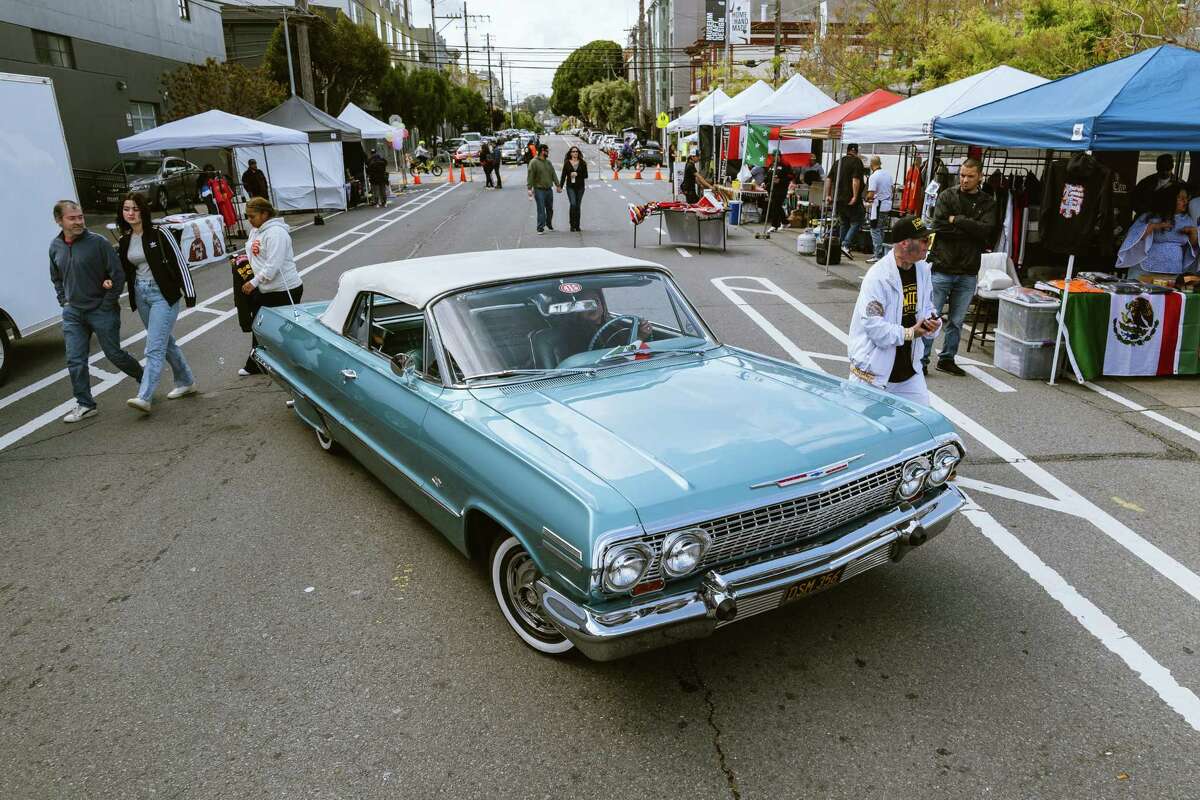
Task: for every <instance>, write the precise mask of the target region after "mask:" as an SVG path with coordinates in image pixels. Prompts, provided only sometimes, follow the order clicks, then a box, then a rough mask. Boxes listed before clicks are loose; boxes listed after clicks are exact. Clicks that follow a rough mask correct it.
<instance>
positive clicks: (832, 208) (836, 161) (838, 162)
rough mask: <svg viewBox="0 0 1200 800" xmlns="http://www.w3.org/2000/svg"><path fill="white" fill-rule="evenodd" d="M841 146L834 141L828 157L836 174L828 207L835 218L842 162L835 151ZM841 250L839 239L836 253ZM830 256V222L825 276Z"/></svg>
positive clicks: (831, 242)
mask: <svg viewBox="0 0 1200 800" xmlns="http://www.w3.org/2000/svg"><path fill="white" fill-rule="evenodd" d="M841 146H842V140H841V139H835V140H834V145H833V147H832V148H831V149H832V150H833V152H832V153H830V157H831V158H832V159H833V161H832V164H833V166H834V168H835V169H837V174H836V175H835V176H834V178H833V203H831V204H830V207H829V209H830V211H831V212H833V214H834V216H837V203H838V189H839V188H840V187H841V185H842V162H841V158H840V157H839V156H838V154H837V151H838V150H840V149H841ZM841 234H842V227H841V225H838V235H839V236H840V235H841ZM841 248H842V241H841V239H838V252H839V253H840V252H841ZM831 255H833V222H832V221H831V222H830V223H829V236H827V237H826V238H825V274H826V275H829V274H830V273H829V257H830V256H831Z"/></svg>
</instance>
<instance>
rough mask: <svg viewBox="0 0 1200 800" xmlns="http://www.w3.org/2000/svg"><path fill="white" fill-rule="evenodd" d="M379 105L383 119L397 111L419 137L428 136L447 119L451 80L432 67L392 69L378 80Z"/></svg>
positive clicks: (426, 137)
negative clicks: (410, 69)
mask: <svg viewBox="0 0 1200 800" xmlns="http://www.w3.org/2000/svg"><path fill="white" fill-rule="evenodd" d="M378 92H379V107H380V109H381V110H382V111H383V116H384V117H385V118H387V117H390V116H391V115H392V114H399V115H400V116H401V117H402V118H403V119H404V123H405V124H406V125H407V126H408V127H409V128H416V129H417V131H418V132H419V135H418V138H422V139H429V138H431V137H432V136H433V135H434V134H436V133H437V128H438V125H439V124H440V123H441V122H442V120H444V119H446V116H447V111H448V110H449V107H450V83H449V81H447V80H446V78H445V76H444V75H442V73H440V72H438V71H437V70H434V69H419V70H414V71H413V72H405V71H404V70H402V69H398V68H394V69H391V70H389V71H388V73H387V74H386V75H385V76H384V78H383V80H382V81H380V82H379V90H378Z"/></svg>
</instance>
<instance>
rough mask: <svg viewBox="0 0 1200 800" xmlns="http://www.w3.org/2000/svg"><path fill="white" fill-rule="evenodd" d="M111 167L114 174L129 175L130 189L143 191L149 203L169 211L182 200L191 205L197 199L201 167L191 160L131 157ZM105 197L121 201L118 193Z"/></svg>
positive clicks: (168, 157)
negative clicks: (198, 177)
mask: <svg viewBox="0 0 1200 800" xmlns="http://www.w3.org/2000/svg"><path fill="white" fill-rule="evenodd" d="M124 162H125V163H124V166H123V167H122V164H121V162H120V161H118V162H117V163H116V164H114V165H113V166H112V168H111V169H109V172H110V173H113V174H115V175H124V176H126V177H128V178H129V191H131V192H141V193H142V194H144V195H145V196H146V199H147V200H149V201H150V205H151V206H154V207H157V208H161V209H162V210H164V211H166V210H167V209H168V208H170V207H171V206H172V205H174V204H177V203H180V202H182V203H183V204H184V205H185V206H186V205H190V204H191V203H192V202H193V201H195V199H196V177H197V176H198V175H199V174H200V168H199V167H198V166H196V165H195V164H193V163H192V162H190V161H185V160H184V159H182V158H177V157H175V156H167V157H165V158H138V157H129V158H126V159H125V160H124ZM105 200H107V201H109V202H111V203H113V204H114V205H115V204H116V203H118V202H120V198H118V197H111V198H109V197H106V198H105Z"/></svg>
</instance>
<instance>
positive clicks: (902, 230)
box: [892, 217, 933, 242]
mask: <svg viewBox="0 0 1200 800" xmlns="http://www.w3.org/2000/svg"><path fill="white" fill-rule="evenodd" d="M932 233H933V231H931V230H929V226H928V225H926V224H925V220H923V219H921V218H920V217H901V218H900V219H898V220H896V221H895V222H893V223H892V241H893V242H903V241H905V240H906V239H928V238H929V237H930V235H931V234H932Z"/></svg>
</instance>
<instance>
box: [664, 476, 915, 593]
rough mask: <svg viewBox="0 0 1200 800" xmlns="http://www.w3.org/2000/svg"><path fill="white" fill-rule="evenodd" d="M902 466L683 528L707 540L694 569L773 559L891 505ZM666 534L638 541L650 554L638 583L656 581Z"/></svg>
mask: <svg viewBox="0 0 1200 800" xmlns="http://www.w3.org/2000/svg"><path fill="white" fill-rule="evenodd" d="M903 466H904V465H903V463H898V464H893V465H891V466H889V467H885V468H883V469H881V470H878V471H876V472H873V473H871V474H870V475H865V476H863V477H861V478H858V479H857V480H854V481H851V482H849V483H846V484H843V485H841V486H837V487H834V488H832V489H828V490H826V491H824V492H819V493H817V494H812V495H808V496H806V497H799V498H796V499H795V500H788V501H786V502H783V503H775V504H773V505H769V506H763V507H761V508H755V509H751V510H750V511H743V512H741V513H739V514H730V515H728V516H725V517H718V518H716V519H712V520H708V521H707V522H701V523H698V524H696V525H689V526H687V527H688V528H701V529H703V530H705V531H707V532H708V533H709V534H710V535H711V536H712V537H713V543H712V546H711V547H709V549H708V552H707V553H706V554H705V556H704V562H703V564H702V565H701V567H700V571H703V570H705V569H709V568H711V567H713V566H716V565H718V564H724V563H727V562H731V561H732V562H740V561H743V560H753V556H755V555H756V554H763V558H768V557H773V556H774V553H770V555H768V553H769V552H770V551H774V550H777V549H779V548H781V547H789V546H794V545H797V544H799V543H801V542H803V541H804V540H806V539H809V538H812V537H813V536H817V535H819V534H821V533H825V532H827V531H829V530H832V529H834V528H837V527H838V526H840V525H844V524H846V523H847V522H850V521H852V520H854V519H857V518H858V517H861V516H863V515H864V514H869V513H871V512H872V511H878V510H879V509H882V508H886V507H887V506H890V505H892V504H894V503H895V502H896V501H895V491H896V484H897V483H898V482H899V481H900V470H901V469H902V468H903ZM670 533H672V531H665V532H663V533H661V534H658V535H655V536H650V537H647V538H646V539H643V540H642V541H644V542H646V543H647V544H648V545H650V547H651V548H652V549H653V550H654V563H653V564H652V565H651V567H650V570H649V571H648V572H647V573H646V576H645V578H643V581H647V580H654V579H656V578H658V577H659V562H660V557H661V555H662V544H663V540H665V539H666V538H667V536H668V535H669V534H670Z"/></svg>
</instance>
